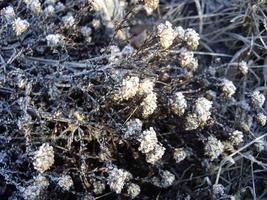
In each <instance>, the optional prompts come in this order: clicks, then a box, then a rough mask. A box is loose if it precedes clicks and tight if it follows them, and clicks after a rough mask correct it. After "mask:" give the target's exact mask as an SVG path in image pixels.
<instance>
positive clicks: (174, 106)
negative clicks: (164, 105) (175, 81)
mask: <svg viewBox="0 0 267 200" xmlns="http://www.w3.org/2000/svg"><path fill="white" fill-rule="evenodd" d="M170 106H171V110H172V112H174V113H175V114H176V115H178V116H182V115H183V114H184V113H185V109H186V108H187V101H186V99H185V97H184V95H183V93H182V92H176V93H175V94H174V95H173V97H172V98H171V100H170Z"/></svg>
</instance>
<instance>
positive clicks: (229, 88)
mask: <svg viewBox="0 0 267 200" xmlns="http://www.w3.org/2000/svg"><path fill="white" fill-rule="evenodd" d="M222 91H223V93H224V95H225V96H227V97H231V96H233V95H234V94H235V91H236V87H235V85H234V84H233V82H232V81H229V80H227V79H224V80H223V83H222Z"/></svg>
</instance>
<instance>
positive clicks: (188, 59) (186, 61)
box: [179, 48, 198, 71]
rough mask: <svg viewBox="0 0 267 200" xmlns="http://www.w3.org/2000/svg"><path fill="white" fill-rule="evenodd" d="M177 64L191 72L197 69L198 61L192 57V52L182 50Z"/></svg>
mask: <svg viewBox="0 0 267 200" xmlns="http://www.w3.org/2000/svg"><path fill="white" fill-rule="evenodd" d="M179 62H180V65H181V67H183V68H186V69H189V70H191V71H195V70H196V69H197V67H198V60H197V59H196V58H195V57H194V53H193V52H192V51H188V50H187V49H185V48H183V49H182V50H181V53H180V55H179Z"/></svg>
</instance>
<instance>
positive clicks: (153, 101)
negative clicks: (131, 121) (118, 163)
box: [141, 92, 157, 118]
mask: <svg viewBox="0 0 267 200" xmlns="http://www.w3.org/2000/svg"><path fill="white" fill-rule="evenodd" d="M141 106H142V107H143V117H144V118H147V117H149V116H150V115H152V114H153V113H154V111H155V110H156V108H157V95H156V93H154V92H151V93H149V94H148V95H147V96H146V97H145V98H144V99H143V102H142V103H141Z"/></svg>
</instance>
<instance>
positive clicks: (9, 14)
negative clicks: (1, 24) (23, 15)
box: [2, 6, 16, 23]
mask: <svg viewBox="0 0 267 200" xmlns="http://www.w3.org/2000/svg"><path fill="white" fill-rule="evenodd" d="M2 15H3V16H4V18H5V19H6V21H7V22H8V23H11V22H12V21H13V20H14V19H15V17H16V14H15V11H14V8H13V7H12V6H7V7H5V8H3V10H2Z"/></svg>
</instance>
